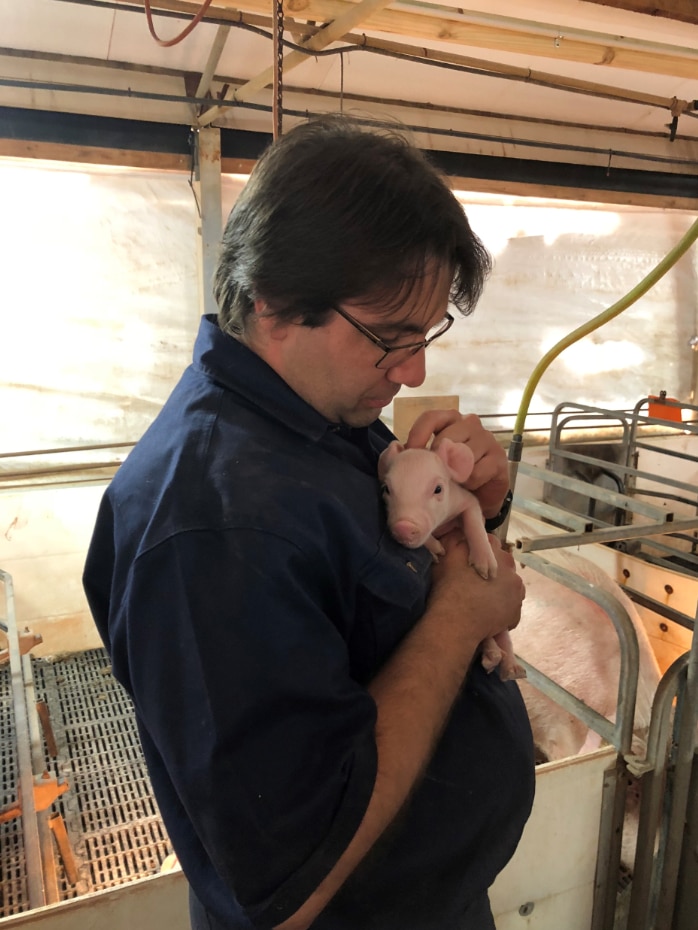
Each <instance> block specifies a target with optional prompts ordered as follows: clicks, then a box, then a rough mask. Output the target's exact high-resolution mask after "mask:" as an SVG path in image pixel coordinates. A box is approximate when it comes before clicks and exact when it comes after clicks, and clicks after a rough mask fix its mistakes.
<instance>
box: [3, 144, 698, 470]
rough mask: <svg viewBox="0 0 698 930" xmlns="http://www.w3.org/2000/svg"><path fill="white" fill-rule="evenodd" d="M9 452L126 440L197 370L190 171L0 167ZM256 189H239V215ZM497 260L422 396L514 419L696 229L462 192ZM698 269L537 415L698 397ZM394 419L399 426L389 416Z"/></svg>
mask: <svg viewBox="0 0 698 930" xmlns="http://www.w3.org/2000/svg"><path fill="white" fill-rule="evenodd" d="M0 184H1V185H2V190H3V207H4V209H3V211H2V216H1V217H0V250H1V254H2V257H3V262H2V291H1V292H0V293H1V294H2V316H1V319H2V330H0V358H1V364H0V392H1V400H2V411H3V425H2V437H3V440H2V449H1V451H3V452H18V451H24V450H28V449H48V448H56V447H61V448H62V447H69V446H75V445H83V444H91V443H112V442H128V441H133V440H136V439H137V438H138V437H139V436H140V435H141V434H142V433H143V431H144V430H145V428H146V427H147V425H148V424H149V423H150V421H151V420H152V418H153V417H154V415H155V414H156V413H157V411H158V409H159V408H160V406H161V404H162V403H163V401H164V400H165V398H166V397H167V395H168V393H169V392H170V390H171V388H172V386H173V385H174V383H175V382H176V380H177V378H178V377H179V374H180V373H181V371H182V370H183V368H184V367H185V366H186V365H187V363H188V361H189V358H190V355H191V348H192V342H193V338H194V336H195V333H196V330H197V326H198V316H199V312H200V311H199V285H198V272H197V267H198V244H197V227H198V214H197V205H196V201H195V197H194V194H193V191H192V188H191V186H190V183H189V178H188V177H187V176H186V175H181V174H176V173H158V172H152V171H150V172H146V171H133V170H115V169H103V170H98V171H96V170H89V171H88V170H86V169H84V168H82V167H81V166H59V165H47V164H46V163H30V162H18V161H17V162H13V161H4V162H0ZM241 184H242V181H241V179H239V178H236V177H229V178H224V209H223V215H224V217H225V216H226V215H227V212H228V210H229V209H230V206H231V205H232V203H233V202H234V198H235V196H236V193H237V191H239V189H240V187H241ZM462 199H463V202H464V204H465V206H466V209H467V212H468V215H469V217H470V219H471V223H472V225H473V227H474V229H475V230H476V231H477V232H478V233H479V234H480V236H481V237H482V238H483V240H484V241H485V244H486V245H487V246H488V247H489V249H490V250H491V251H492V253H493V255H494V257H495V270H494V273H493V276H492V278H491V280H490V281H489V283H488V286H487V288H486V291H485V294H484V297H483V299H482V301H481V303H480V305H479V307H478V309H477V310H476V312H475V314H474V315H473V316H472V317H470V318H468V319H465V320H463V319H459V320H457V322H456V325H455V326H454V327H453V328H452V330H451V332H450V333H449V334H448V335H447V336H446V337H445V338H444V339H443V340H441V341H440V342H439V343H436V344H435V345H434V346H432V347H431V348H430V349H429V352H428V356H427V363H428V372H429V374H428V379H427V381H426V383H425V384H424V385H423V386H422V387H421V388H419V389H416V390H412V391H409V390H407V391H405V393H406V394H410V393H412V394H417V393H419V394H457V395H459V396H460V409H461V410H462V411H466V410H474V411H476V412H480V413H502V412H503V413H512V412H515V411H516V409H517V407H518V403H519V400H520V398H521V393H522V391H523V389H524V386H525V384H526V381H527V379H528V377H529V375H530V373H531V371H532V370H533V368H534V366H535V364H536V362H537V361H538V359H539V358H540V357H541V355H542V354H543V353H544V352H545V351H547V350H548V349H549V348H550V347H551V346H552V345H553V344H554V343H555V342H556V341H557V340H558V339H559V338H560V337H562V336H563V335H564V334H566V333H567V332H569V331H570V330H572V329H574V328H575V327H577V326H579V325H580V324H581V323H583V322H585V321H586V320H588V319H590V318H591V317H593V316H595V315H596V314H597V313H599V312H600V311H601V310H603V309H605V308H606V307H607V306H609V305H610V304H612V303H614V302H615V301H616V300H618V299H619V298H620V297H622V296H624V295H625V294H626V292H628V291H629V290H630V289H631V288H632V287H633V286H634V285H636V284H637V283H638V282H639V281H640V280H641V279H642V278H643V277H644V276H645V275H646V274H647V273H648V272H649V271H650V270H651V269H652V268H653V267H654V265H655V264H656V263H657V262H658V261H659V260H660V259H661V258H662V257H663V256H664V254H665V253H666V252H668V251H669V249H670V248H671V247H672V246H673V245H675V244H676V242H678V240H679V239H680V238H681V236H682V234H683V233H684V232H685V231H686V229H688V227H689V225H690V224H691V222H692V220H693V217H691V216H689V215H686V214H682V213H678V212H675V211H674V212H670V211H659V210H654V211H652V210H648V209H625V210H620V209H618V208H605V207H601V206H598V205H581V204H574V203H561V202H555V201H544V200H536V201H522V200H515V199H513V198H505V197H502V196H498V197H495V196H494V195H493V196H484V195H477V196H470V195H467V194H464V195H462ZM697 263H698V258H697V257H696V250H695V248H694V249H692V250H691V251H690V252H689V253H688V254H687V255H686V256H684V258H683V259H682V260H681V261H680V262H679V263H678V264H677V266H676V268H675V269H674V270H673V271H672V272H670V273H669V274H668V275H667V276H666V277H665V278H664V279H663V280H662V281H661V282H660V284H659V285H657V286H656V287H655V288H654V289H653V290H652V291H651V292H650V293H649V294H648V295H646V296H645V297H644V298H642V300H641V301H639V302H638V303H637V304H635V305H633V306H632V307H631V308H630V309H629V310H628V311H626V312H625V313H624V314H623V315H622V316H620V317H619V318H618V319H617V320H615V321H613V322H612V323H610V324H608V325H607V326H605V327H604V328H603V329H602V330H599V331H597V332H596V333H594V334H593V335H591V336H589V337H587V338H586V339H585V340H584V341H583V342H582V343H579V344H578V345H576V346H574V347H572V348H570V349H569V350H567V352H566V353H564V354H563V355H562V356H561V357H560V358H559V359H558V360H557V361H556V362H555V363H554V364H553V366H552V367H551V368H550V370H549V372H548V373H547V374H546V375H545V376H544V378H543V380H542V382H541V384H540V385H539V388H538V390H537V391H536V394H535V396H534V399H533V403H532V405H531V410H532V411H535V410H549V409H551V408H552V407H553V406H554V405H555V404H556V403H557V402H559V401H562V400H575V401H579V402H585V403H591V404H600V405H603V406H632V405H633V404H634V403H635V402H636V401H637V400H638V399H639V398H640V397H642V396H644V395H646V394H647V393H658V392H659V391H660V390H666V391H667V392H668V393H669V394H670V395H671V396H675V397H680V398H687V397H688V396H689V394H690V392H691V390H692V381H693V365H692V363H693V353H692V351H691V349H690V348H689V346H688V340H689V338H690V337H691V336H693V335H694V334H695V333H696V330H697V324H696V312H697V311H696V302H697V300H698V297H697V294H698V289H697V288H696V277H697V275H698V271H697ZM385 416H386V419H387V420H388V421H390V419H391V411H390V410H389V409H388V410H387V411H386V413H385Z"/></svg>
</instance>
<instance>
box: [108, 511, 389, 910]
mask: <svg viewBox="0 0 698 930" xmlns="http://www.w3.org/2000/svg"><path fill="white" fill-rule="evenodd" d="M270 566H274V570H273V572H272V571H271V570H270V568H269V567H270ZM340 601H341V584H340V580H339V579H338V578H337V577H335V573H334V571H333V569H332V567H331V566H330V565H329V559H327V558H326V557H325V556H324V555H323V553H322V551H321V550H320V549H319V548H318V549H317V550H316V551H315V552H313V553H304V552H301V551H299V549H298V548H297V546H295V545H294V544H293V543H291V542H289V541H288V540H286V539H284V538H282V537H280V536H275V535H274V534H272V533H269V532H261V531H252V530H240V529H222V530H219V531H210V530H206V531H204V530H202V531H196V530H190V531H187V532H184V533H180V534H178V535H175V536H173V537H172V538H170V539H168V540H167V541H165V542H163V543H161V544H160V545H158V546H157V547H155V548H154V549H153V550H151V551H149V552H147V553H146V554H144V555H142V556H141V557H140V558H139V559H138V560H137V562H136V564H135V566H134V569H133V572H132V577H131V580H130V584H129V586H128V590H127V592H125V596H124V597H123V599H122V607H121V609H120V611H119V615H118V618H117V620H116V621H115V623H114V624H113V626H112V630H111V635H112V647H113V652H114V654H115V655H114V660H115V672H117V674H118V669H117V663H118V661H119V660H118V654H119V651H120V649H123V650H125V652H124V653H123V658H124V674H125V676H127V677H128V679H129V680H130V686H131V689H132V692H133V696H134V703H135V706H136V711H137V713H138V716H139V718H140V724H141V726H143V727H144V728H145V730H146V731H147V734H148V738H149V740H150V741H151V743H152V745H153V746H154V747H155V749H156V751H157V753H158V755H159V757H160V760H161V763H162V766H163V767H164V769H165V770H166V771H167V774H168V777H169V779H170V780H171V782H172V784H173V787H174V789H175V791H176V793H177V796H178V799H179V802H180V803H181V805H182V806H183V807H184V809H185V810H186V812H187V815H188V817H189V819H190V820H191V823H192V824H193V827H194V830H195V832H196V834H197V836H198V838H199V841H200V842H201V844H202V845H203V847H204V849H205V850H206V854H207V856H208V858H209V859H210V861H211V862H212V864H213V866H214V867H215V869H216V872H217V873H218V876H219V877H220V878H221V879H222V880H223V882H224V883H225V884H226V885H227V886H228V887H229V888H230V889H231V891H232V892H233V893H234V895H235V897H236V898H237V900H238V902H239V903H240V904H241V905H242V906H243V908H244V909H245V911H246V913H247V914H248V916H249V918H250V920H251V921H252V922H253V923H254V925H255V926H258V927H267V926H268V927H271V926H273V925H274V924H277V923H279V922H281V921H282V920H284V919H286V918H287V917H289V916H290V915H291V914H292V913H294V912H295V910H297V908H298V907H299V906H300V905H301V904H302V903H303V902H304V901H305V900H306V899H307V897H308V896H309V895H310V893H311V892H313V891H314V890H315V888H316V887H317V886H318V884H319V883H320V882H321V881H322V879H323V878H324V877H325V876H326V875H327V874H328V872H329V871H330V870H331V869H332V867H333V865H334V864H335V863H336V861H337V859H338V858H339V857H340V856H341V854H342V852H343V851H344V849H345V848H346V846H347V845H348V843H349V841H350V840H351V838H352V837H353V835H354V833H355V832H356V830H357V828H358V826H359V824H360V822H361V819H362V817H363V815H364V813H365V810H366V807H367V805H368V802H369V799H370V797H371V793H372V790H373V783H374V780H375V771H376V749H375V740H374V725H375V717H376V709H375V704H374V702H373V700H372V698H371V697H370V695H369V694H368V693H367V691H366V690H365V689H364V688H362V687H361V686H360V685H358V684H357V683H356V682H355V681H354V680H353V679H352V678H351V676H350V673H349V660H348V655H347V648H346V643H345V639H344V637H343V635H342V632H341V629H340V627H341V623H339V622H338V621H339V617H338V610H339V604H340Z"/></svg>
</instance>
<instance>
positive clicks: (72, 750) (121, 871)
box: [0, 649, 172, 917]
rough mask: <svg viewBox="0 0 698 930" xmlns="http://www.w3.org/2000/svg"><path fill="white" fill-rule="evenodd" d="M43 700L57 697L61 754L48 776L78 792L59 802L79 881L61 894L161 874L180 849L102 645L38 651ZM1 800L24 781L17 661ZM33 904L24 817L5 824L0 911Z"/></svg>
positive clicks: (4, 714) (0, 738)
mask: <svg viewBox="0 0 698 930" xmlns="http://www.w3.org/2000/svg"><path fill="white" fill-rule="evenodd" d="M32 668H33V673H34V683H35V689H36V698H37V700H38V701H45V702H46V704H47V705H48V709H49V715H50V721H51V727H52V729H53V733H54V736H55V740H56V745H57V750H58V751H57V756H56V758H55V759H51V758H49V755H48V753H47V754H46V770H47V771H48V772H49V774H51V775H54V776H56V777H58V778H62V779H65V780H66V781H67V783H68V785H69V786H70V787H69V790H68V791H66V792H65V793H64V794H63V795H62V796H61V797H60V798H58V800H57V801H56V802H55V804H54V805H53V808H52V811H53V812H55V813H60V814H61V815H62V816H63V819H64V821H65V825H66V829H67V832H68V838H69V841H70V845H71V848H72V851H73V855H74V857H75V863H76V866H77V871H78V876H79V877H78V881H77V883H76V884H74V885H71V884H69V883H68V882H67V880H66V877H65V874H64V870H63V867H62V864H61V863H60V857H59V856H58V853H57V852H56V861H57V862H58V863H59V865H58V873H59V874H58V876H57V877H58V886H59V897H60V899H61V900H65V899H68V898H73V897H76V896H78V895H81V894H86V893H88V892H92V891H100V890H103V889H106V888H113V887H115V886H118V885H122V884H126V883H127V882H129V881H132V880H133V879H135V878H136V877H138V878H142V877H145V876H147V875H154V874H157V873H158V872H159V870H160V866H161V864H162V862H163V860H164V859H165V857H166V856H167V855H169V853H171V852H172V847H171V845H170V842H169V839H168V837H167V834H166V832H165V828H164V826H163V823H162V819H161V817H160V814H159V812H158V809H157V805H156V803H155V799H154V797H153V793H152V789H151V785H150V779H149V777H148V773H147V770H146V767H145V761H144V759H143V753H142V751H141V746H140V741H139V739H138V731H137V728H136V721H135V717H134V713H133V707H132V704H131V701H130V699H129V697H128V695H127V694H126V692H125V691H124V690H123V688H122V687H121V685H119V683H118V682H117V681H116V680H115V679H114V678H113V676H112V674H111V669H110V665H109V659H108V657H107V655H106V653H105V652H104V650H102V649H92V650H88V651H87V652H82V653H77V654H75V655H71V656H67V657H63V658H60V659H33V660H32ZM0 779H1V781H0V808H3V807H8V806H10V805H11V804H13V803H14V802H16V800H17V789H16V785H17V782H18V780H19V774H18V771H17V759H16V737H15V734H14V712H13V707H12V692H11V685H10V675H9V669H7V667H0ZM28 909H29V903H28V893H27V880H26V875H25V864H24V845H23V840H22V830H21V819H20V818H15V819H13V820H8V821H7V822H5V823H0V917H7V916H10V915H12V914H18V913H21V912H23V911H26V910H28Z"/></svg>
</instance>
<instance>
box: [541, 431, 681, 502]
mask: <svg viewBox="0 0 698 930" xmlns="http://www.w3.org/2000/svg"><path fill="white" fill-rule="evenodd" d="M635 448H636V449H644V450H645V451H648V452H656V453H657V454H660V455H671V456H674V457H675V458H681V459H683V460H686V461H689V462H692V461H695V456H692V455H688V454H687V453H685V452H672V451H671V450H670V449H664V448H663V447H661V446H650V445H645V444H644V443H640V442H636V443H635ZM553 454H554V455H555V456H557V457H559V458H564V459H567V460H568V461H570V462H580V463H582V464H585V465H603V467H604V468H606V469H607V470H608V471H613V472H615V471H618V472H622V473H623V474H624V475H625V476H626V477H627V476H630V477H632V478H643V479H645V480H647V481H654V482H656V483H657V484H663V485H669V487H672V488H678V489H680V490H682V491H689V492H692V493H693V494H694V495H698V489H697V488H696V486H695V484H690V483H687V482H684V481H677V480H676V479H675V478H670V477H668V476H667V475H657V474H654V473H653V472H649V471H642V470H639V469H637V468H632V467H631V466H630V465H623V463H622V462H606V461H602V460H600V459H598V458H594V456H592V455H582V454H581V453H579V452H569V451H567V450H566V449H562V448H556V449H555V452H554V453H553ZM555 474H559V472H556V473H555ZM636 493H637V494H642V493H643V490H642V489H636ZM633 499H634V498H633Z"/></svg>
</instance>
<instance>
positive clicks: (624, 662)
mask: <svg viewBox="0 0 698 930" xmlns="http://www.w3.org/2000/svg"><path fill="white" fill-rule="evenodd" d="M513 555H514V557H515V558H516V560H517V561H518V562H520V563H521V564H522V565H528V566H530V568H532V569H533V570H534V571H537V572H540V573H541V574H542V575H545V576H546V577H548V578H552V579H553V580H554V581H558V582H559V583H560V584H562V585H564V586H565V587H567V588H570V589H571V590H573V591H577V592H578V593H579V594H582V595H584V597H588V598H589V599H590V600H592V601H594V602H595V603H596V604H598V605H599V606H600V607H601V608H602V610H604V611H606V613H607V614H608V615H609V618H610V619H611V622H612V623H613V625H614V627H615V629H616V632H617V634H618V639H619V643H620V676H619V682H618V701H617V711H616V722H615V724H609V722H608V721H607V720H606V718H602V719H603V720H604V721H605V724H602V726H601V729H599V728H598V721H597V720H596V719H595V717H594V716H593V715H594V714H595V712H594V711H592V710H591V708H589V707H587V705H586V704H584V703H583V702H582V701H580V700H579V699H578V698H575V697H574V696H573V695H569V698H571V702H570V703H568V697H564V696H561V697H562V700H563V701H564V702H565V703H564V706H565V709H566V710H569V711H570V713H572V714H574V716H576V717H578V718H579V719H580V720H582V721H583V722H584V723H587V724H588V725H589V726H590V727H591V728H592V729H593V730H594V731H595V732H598V733H601V730H602V729H603V730H604V732H603V733H601V735H602V736H604V738H605V739H608V742H610V743H611V744H612V745H613V746H615V747H616V749H617V750H618V751H619V752H621V753H622V754H623V755H624V756H627V755H629V753H630V749H631V743H632V735H633V720H634V716H635V698H636V694H637V682H638V675H639V664H640V650H639V646H638V642H637V634H636V633H635V627H634V626H633V622H632V620H631V619H630V617H629V616H628V612H627V611H626V609H625V608H624V607H623V605H622V604H621V603H620V601H618V600H616V598H615V597H613V596H612V595H610V594H607V593H606V592H605V591H602V590H601V589H600V588H598V587H596V585H593V584H591V582H589V581H587V580H586V579H584V578H582V577H581V576H579V575H576V574H574V572H570V571H567V570H566V569H564V568H562V567H561V566H559V565H554V564H553V563H552V562H548V561H547V560H546V559H544V558H542V557H541V556H538V555H535V554H534V553H524V552H520V551H519V550H515V551H514V553H513ZM524 658H525V657H524ZM539 676H540V677H539ZM536 678H537V679H538V680H539V681H540V684H541V685H542V687H541V690H542V691H543V692H544V693H548V691H547V687H548V686H547V682H546V681H544V680H543V679H545V676H542V675H540V673H536ZM536 686H537V687H538V682H536ZM557 688H559V686H557ZM551 690H553V691H555V692H556V694H557V691H556V689H551ZM559 690H560V691H562V692H564V694H565V695H566V694H568V693H567V692H565V691H564V689H563V688H559ZM555 699H556V700H558V699H559V698H558V697H556V698H555ZM607 726H608V727H609V728H610V730H607V729H606V727H607Z"/></svg>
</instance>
